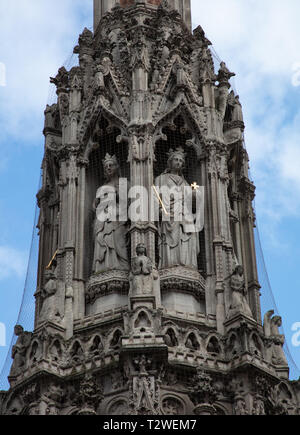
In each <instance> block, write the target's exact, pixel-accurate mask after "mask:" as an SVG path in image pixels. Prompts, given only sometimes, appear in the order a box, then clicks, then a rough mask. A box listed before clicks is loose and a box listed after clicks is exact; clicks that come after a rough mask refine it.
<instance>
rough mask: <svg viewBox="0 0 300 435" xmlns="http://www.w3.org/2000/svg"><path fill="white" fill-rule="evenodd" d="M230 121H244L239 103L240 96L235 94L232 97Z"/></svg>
mask: <svg viewBox="0 0 300 435" xmlns="http://www.w3.org/2000/svg"><path fill="white" fill-rule="evenodd" d="M232 121H241V122H243V121H244V116H243V110H242V105H241V103H240V97H239V95H237V96H236V97H235V98H234V105H233V112H232Z"/></svg>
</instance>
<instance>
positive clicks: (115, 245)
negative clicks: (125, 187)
mask: <svg viewBox="0 0 300 435" xmlns="http://www.w3.org/2000/svg"><path fill="white" fill-rule="evenodd" d="M103 168H104V173H105V176H106V180H107V183H106V184H105V185H104V186H102V187H100V188H99V189H98V191H97V195H96V207H97V210H96V219H95V223H94V239H95V249H94V261H93V272H94V273H103V272H106V271H109V270H126V271H128V270H129V262H128V253H127V246H126V234H127V228H126V222H120V220H119V218H120V214H119V210H118V208H119V207H118V202H119V165H118V162H117V159H116V157H115V156H113V157H111V156H110V155H109V154H107V155H106V157H105V159H104V161H103Z"/></svg>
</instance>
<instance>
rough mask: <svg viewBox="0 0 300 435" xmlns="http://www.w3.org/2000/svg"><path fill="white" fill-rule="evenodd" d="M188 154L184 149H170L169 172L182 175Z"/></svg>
mask: <svg viewBox="0 0 300 435" xmlns="http://www.w3.org/2000/svg"><path fill="white" fill-rule="evenodd" d="M185 159H186V153H185V152H184V150H183V148H177V149H176V150H175V151H174V150H173V149H170V151H169V153H168V168H167V172H173V171H175V172H178V173H181V172H182V171H183V169H184V166H185Z"/></svg>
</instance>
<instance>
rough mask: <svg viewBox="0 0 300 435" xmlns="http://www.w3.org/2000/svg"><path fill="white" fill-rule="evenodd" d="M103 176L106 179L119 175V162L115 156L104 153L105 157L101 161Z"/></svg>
mask: <svg viewBox="0 0 300 435" xmlns="http://www.w3.org/2000/svg"><path fill="white" fill-rule="evenodd" d="M102 163H103V169H104V174H105V177H106V178H107V179H108V180H111V179H112V178H114V177H116V176H118V175H119V169H120V167H119V163H118V160H117V158H116V156H111V155H110V154H106V156H105V159H104V160H103V161H102Z"/></svg>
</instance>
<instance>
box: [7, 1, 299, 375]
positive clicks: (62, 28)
mask: <svg viewBox="0 0 300 435" xmlns="http://www.w3.org/2000/svg"><path fill="white" fill-rule="evenodd" d="M192 11H193V24H194V26H196V25H197V24H201V25H202V27H203V28H204V30H205V31H206V34H207V36H208V38H209V39H210V40H211V41H212V42H213V47H214V49H215V50H216V52H217V54H218V56H219V57H220V58H221V59H222V60H224V61H225V62H226V64H227V65H228V67H229V68H230V69H231V70H232V71H234V72H235V73H236V74H237V76H236V78H235V80H234V86H235V88H236V89H237V91H238V93H239V95H240V99H241V102H242V104H243V108H244V113H245V121H246V126H247V128H246V145H247V149H248V151H249V155H250V165H251V175H252V178H253V179H254V182H255V184H256V186H257V198H256V213H257V219H258V227H259V231H260V237H261V241H262V247H263V252H264V256H265V263H266V267H267V270H268V274H269V278H270V282H271V286H272V289H273V293H274V296H275V299H276V303H277V305H278V309H279V312H280V314H281V315H282V317H283V319H284V328H285V333H286V337H287V343H288V345H289V347H290V351H291V353H292V355H293V358H294V360H295V361H296V363H297V364H298V366H300V347H295V346H293V345H292V334H293V332H292V326H293V325H294V324H295V323H296V322H300V310H299V305H300V278H299V274H298V270H299V258H300V255H299V253H300V247H299V236H300V219H299V217H300V165H299V162H300V127H299V125H300V104H299V98H300V48H299V47H300V31H299V16H300V3H299V0H286V1H285V2H283V1H282V0H280V1H279V0H226V1H225V0H215V1H214V2H208V1H205V0H193V1H192ZM84 27H88V28H91V27H92V0H51V1H49V0H10V1H9V2H8V1H7V0H0V41H1V43H0V150H1V157H0V228H1V230H0V323H2V324H5V326H6V341H7V345H8V344H9V341H10V338H11V333H12V328H13V325H14V324H15V322H16V319H17V317H18V312H19V308H20V303H21V300H22V293H23V287H24V282H25V276H26V268H27V262H28V255H29V248H30V243H31V235H32V226H33V221H34V209H35V194H36V192H37V188H38V183H39V175H40V165H41V159H42V153H43V136H42V129H43V111H44V108H45V105H46V103H47V101H49V76H54V75H55V74H56V71H57V69H58V68H59V67H60V66H61V65H62V64H65V63H66V62H67V60H68V59H69V58H70V56H71V54H72V50H73V46H74V45H76V43H77V39H78V35H79V33H81V31H82V30H83V28H84ZM50 95H51V90H50ZM33 291H34V289H33ZM266 308H268V307H266ZM0 335H1V328H0ZM1 344H2V342H1V337H0V368H1V365H2V364H3V361H4V359H5V356H6V353H7V351H8V346H6V347H5V346H1Z"/></svg>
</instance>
